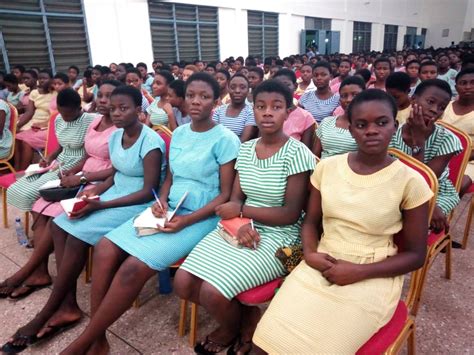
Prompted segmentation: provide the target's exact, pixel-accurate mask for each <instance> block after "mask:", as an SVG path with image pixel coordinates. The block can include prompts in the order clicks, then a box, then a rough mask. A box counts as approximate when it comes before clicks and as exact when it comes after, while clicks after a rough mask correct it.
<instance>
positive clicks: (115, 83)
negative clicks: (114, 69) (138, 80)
mask: <svg viewBox="0 0 474 355" xmlns="http://www.w3.org/2000/svg"><path fill="white" fill-rule="evenodd" d="M102 85H112V86H115V87H116V88H118V87H119V86H124V85H125V84H124V83H122V82H121V81H118V80H104V81H101V82H100V83H99V84H98V86H99V88H100V87H101V86H102Z"/></svg>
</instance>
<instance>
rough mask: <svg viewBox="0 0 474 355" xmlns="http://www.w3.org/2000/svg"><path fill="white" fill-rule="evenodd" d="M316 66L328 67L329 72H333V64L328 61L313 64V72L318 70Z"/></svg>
mask: <svg viewBox="0 0 474 355" xmlns="http://www.w3.org/2000/svg"><path fill="white" fill-rule="evenodd" d="M316 68H326V69H327V70H328V72H329V74H331V73H332V69H331V65H330V64H329V63H328V62H326V61H323V60H322V61H319V62H317V63H316V64H315V65H313V72H314V71H315V70H316Z"/></svg>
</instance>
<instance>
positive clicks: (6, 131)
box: [0, 99, 13, 159]
mask: <svg viewBox="0 0 474 355" xmlns="http://www.w3.org/2000/svg"><path fill="white" fill-rule="evenodd" d="M0 111H2V112H3V113H5V122H4V124H3V130H2V136H1V137H0V159H3V158H6V157H8V155H9V154H10V150H11V148H12V144H13V135H12V132H11V131H10V116H11V112H10V106H8V104H7V103H6V101H4V100H1V99H0Z"/></svg>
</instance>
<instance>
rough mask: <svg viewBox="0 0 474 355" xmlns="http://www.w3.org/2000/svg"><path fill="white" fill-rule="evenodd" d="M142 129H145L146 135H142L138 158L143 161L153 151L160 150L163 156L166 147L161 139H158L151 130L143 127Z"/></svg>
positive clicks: (157, 135)
mask: <svg viewBox="0 0 474 355" xmlns="http://www.w3.org/2000/svg"><path fill="white" fill-rule="evenodd" d="M142 129H146V133H145V134H144V135H143V138H142V143H141V147H140V157H141V158H142V159H143V158H145V156H146V155H147V154H148V153H149V152H150V151H151V150H154V149H159V150H161V153H162V154H163V155H164V154H165V153H166V146H165V142H164V141H163V138H161V137H160V135H159V134H157V133H156V132H155V131H153V130H152V129H150V128H148V127H146V126H143V128H142Z"/></svg>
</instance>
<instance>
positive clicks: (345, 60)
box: [339, 58, 352, 66]
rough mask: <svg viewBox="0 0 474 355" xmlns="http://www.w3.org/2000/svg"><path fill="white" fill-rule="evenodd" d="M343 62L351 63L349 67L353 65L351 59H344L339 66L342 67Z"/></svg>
mask: <svg viewBox="0 0 474 355" xmlns="http://www.w3.org/2000/svg"><path fill="white" fill-rule="evenodd" d="M343 62H346V63H349V66H351V65H352V62H351V60H350V59H349V58H343V59H341V60H340V62H339V65H341V64H342V63H343Z"/></svg>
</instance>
